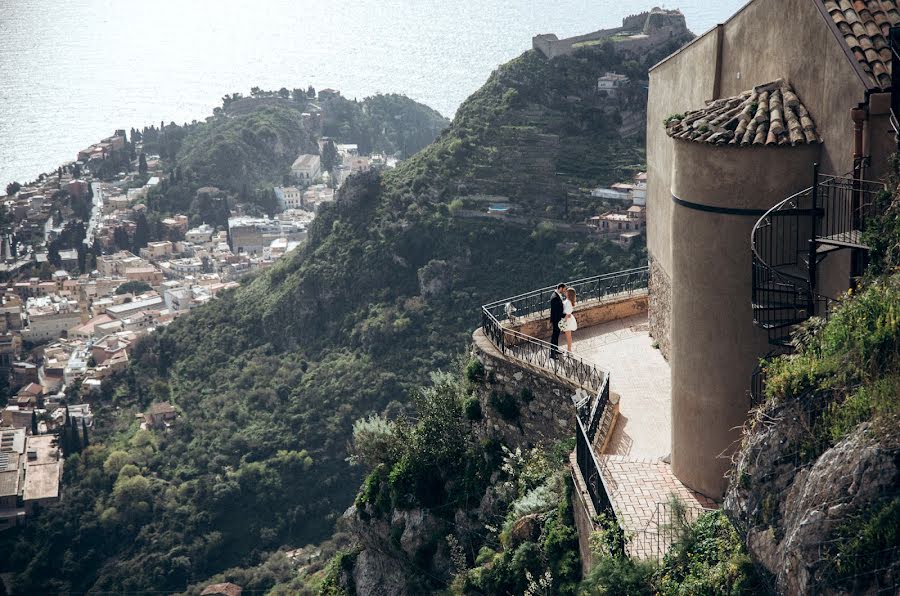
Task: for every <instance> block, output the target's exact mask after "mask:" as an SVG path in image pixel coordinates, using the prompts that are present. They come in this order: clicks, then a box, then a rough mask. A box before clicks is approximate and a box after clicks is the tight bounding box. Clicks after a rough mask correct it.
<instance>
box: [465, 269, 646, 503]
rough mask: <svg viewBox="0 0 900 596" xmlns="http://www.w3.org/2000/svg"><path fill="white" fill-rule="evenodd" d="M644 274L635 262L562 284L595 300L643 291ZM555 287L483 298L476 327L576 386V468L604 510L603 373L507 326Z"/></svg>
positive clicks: (511, 353) (607, 418) (537, 311)
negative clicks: (600, 453) (491, 299)
mask: <svg viewBox="0 0 900 596" xmlns="http://www.w3.org/2000/svg"><path fill="white" fill-rule="evenodd" d="M649 274H650V273H649V268H648V267H640V268H637V269H629V270H627V271H620V272H617V273H610V274H606V275H596V276H594V277H588V278H585V279H580V280H576V281H573V282H569V283H567V284H566V285H567V286H568V287H570V288H574V289H575V292H576V293H577V295H578V302H579V304H584V303H585V302H592V301H597V302H601V301H604V300H610V299H614V298H618V297H625V296H630V295H633V294H635V293H638V292H646V291H647V284H648V280H649ZM555 289H556V288H555V287H547V288H541V289H539V290H534V291H532V292H527V293H525V294H519V295H518V296H513V297H511V298H507V299H505V300H498V301H496V302H492V303H490V304H485V305H484V306H482V307H481V330H482V332H483V333H484V335H485V337H487V338H488V339H489V340H490V341H491V343H493V344H494V346H496V348H497V349H498V350H500V352H501V353H502V354H503V355H504V356H507V357H510V358H513V359H515V360H518V361H519V362H522V363H525V364H528V365H531V366H535V367H538V368H541V369H543V370H546V371H548V372H550V373H552V374H554V375H556V376H557V377H560V378H562V379H564V380H566V381H569V382H571V383H573V384H575V385H576V386H578V387H579V390H577V391H576V393H575V396H573V398H572V402H573V405H574V407H575V414H576V415H575V422H576V425H577V427H578V428H577V431H576V447H575V451H576V459H577V462H578V468H579V470H580V472H581V475H582V477H583V478H584V481H585V483H586V484H587V488H588V493H589V494H590V497H591V502H592V503H593V505H594V508H595V510H596V511H598V512H600V511H607V510H610V508H611V506H610V502H609V496H608V493H607V489H606V486H605V485H604V482H603V476H602V474H601V466H600V464H599V463H598V460H597V456H596V453H595V451H596V449H595V448H596V447H597V446H598V445H601V444H602V443H603V441H604V440H605V438H606V436H607V435H608V433H609V431H610V430H611V427H612V420H613V413H612V412H613V409H612V408H610V407H609V404H610V392H609V373H608V372H607V371H605V370H603V369H602V368H600V367H599V366H597V365H596V364H594V363H593V362H589V361H587V360H584V359H583V358H581V357H580V356H577V355H575V354H572V353H568V352H561V351H559V350H558V349H557V348H556V347H555V346H553V345H552V344H550V343H549V342H546V341H544V340H541V339H538V338H536V337H532V336H530V335H526V334H525V333H521V332H520V331H516V330H515V329H513V328H512V327H513V326H515V325H518V324H519V323H520V322H522V321H524V320H526V319H527V318H528V317H535V316H545V315H547V314H549V309H550V298H551V296H552V295H553V292H554V291H555Z"/></svg>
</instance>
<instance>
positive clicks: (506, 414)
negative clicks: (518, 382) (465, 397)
mask: <svg viewBox="0 0 900 596" xmlns="http://www.w3.org/2000/svg"><path fill="white" fill-rule="evenodd" d="M489 401H490V404H491V407H492V408H494V409H495V410H496V411H497V413H498V414H500V417H501V418H503V420H505V421H507V422H515V421H516V420H518V419H519V404H518V403H516V398H515V397H514V396H512V395H510V394H509V393H499V392H497V391H494V392H492V393H491V397H490V400H489Z"/></svg>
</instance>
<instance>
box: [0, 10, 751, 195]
mask: <svg viewBox="0 0 900 596" xmlns="http://www.w3.org/2000/svg"><path fill="white" fill-rule="evenodd" d="M744 2H745V0H716V1H715V2H711V1H710V0H683V1H681V2H678V3H672V2H669V3H667V4H664V6H666V7H668V8H673V7H675V6H678V7H680V8H681V9H682V11H683V12H684V13H685V15H686V17H687V22H688V26H689V27H690V28H691V29H692V30H693V31H694V32H695V33H701V32H703V31H705V30H707V29H709V28H710V27H712V26H713V25H714V24H715V23H716V22H719V21H721V20H723V19H725V18H727V17H728V16H729V15H731V14H732V13H733V12H735V11H736V10H737V9H738V8H739V7H740V6H741V5H742V4H743V3H744ZM655 4H660V2H658V1H657V2H655ZM653 5H654V2H653V1H652V0H651V1H648V2H640V1H622V0H554V1H552V2H549V1H544V2H538V1H535V0H517V1H513V0H496V1H492V0H443V1H441V0H357V1H356V2H327V3H325V2H314V1H310V0H256V1H254V2H249V1H243V0H215V1H207V0H153V1H150V2H136V1H130V0H77V1H72V0H35V1H26V0H0V184H2V185H3V186H5V185H6V183H7V182H8V181H11V180H13V179H17V180H20V181H23V182H24V181H26V180H30V179H33V178H34V177H36V176H37V174H39V173H40V172H43V171H47V170H49V169H51V168H55V167H56V166H57V165H59V164H60V163H62V162H66V161H70V160H72V159H74V158H75V153H76V152H77V150H78V149H80V148H82V147H83V146H86V145H89V144H90V143H92V142H94V141H96V140H99V139H100V138H101V137H103V136H107V135H109V134H111V133H112V132H113V130H114V129H116V128H126V129H127V128H130V127H132V126H144V125H147V124H152V123H159V121H160V120H163V119H164V120H165V121H166V122H169V121H172V120H174V121H176V122H185V121H190V120H193V119H200V118H203V117H205V116H207V115H208V114H209V113H211V111H212V108H213V107H215V106H216V105H218V104H219V102H220V98H221V97H222V95H223V94H225V93H229V92H234V91H240V92H242V93H245V94H246V93H247V92H248V91H249V89H250V87H252V86H254V85H257V86H260V87H263V88H280V87H282V86H284V87H288V88H293V87H301V86H306V85H309V84H312V85H313V86H315V87H316V88H323V87H333V88H335V89H340V90H341V91H342V92H343V93H344V95H345V96H348V97H360V98H362V97H364V96H366V95H371V94H373V93H377V92H398V93H405V94H406V95H409V96H410V97H413V98H415V99H417V100H419V101H422V102H424V103H426V104H428V105H430V106H432V107H434V108H435V109H437V110H439V111H440V112H441V113H443V114H445V115H448V116H450V115H452V114H453V112H454V111H455V110H456V108H457V107H458V106H459V104H460V103H461V102H462V101H463V100H464V99H465V98H466V97H467V96H468V95H469V94H471V93H472V92H473V91H475V90H476V89H478V87H479V86H481V84H482V83H483V82H484V80H485V79H486V78H487V76H488V75H489V74H490V72H491V70H493V69H494V68H496V67H497V65H499V64H501V63H503V62H506V61H507V60H509V59H511V58H514V57H515V56H517V55H519V54H520V53H522V52H523V51H525V50H527V49H529V48H530V47H531V36H532V35H534V34H536V33H549V32H554V33H556V34H557V35H559V36H560V37H564V36H569V35H575V34H579V33H586V32H588V31H593V30H595V29H599V28H603V27H611V26H617V25H618V24H620V23H621V19H622V17H623V16H626V15H627V14H631V13H635V12H640V11H642V10H646V9H648V8H650V7H651V6H653Z"/></svg>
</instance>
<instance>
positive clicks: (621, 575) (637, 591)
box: [581, 557, 655, 596]
mask: <svg viewBox="0 0 900 596" xmlns="http://www.w3.org/2000/svg"><path fill="white" fill-rule="evenodd" d="M654 571H655V568H654V566H653V564H652V563H649V562H646V561H634V560H632V559H629V558H628V557H599V558H598V559H597V560H596V562H595V563H594V567H593V569H591V573H590V575H588V577H587V578H586V579H585V580H584V581H583V582H582V583H581V589H582V592H583V593H587V594H596V595H598V596H652V595H653V593H654V592H653V587H652V585H653V584H652V582H651V580H652V578H653V572H654Z"/></svg>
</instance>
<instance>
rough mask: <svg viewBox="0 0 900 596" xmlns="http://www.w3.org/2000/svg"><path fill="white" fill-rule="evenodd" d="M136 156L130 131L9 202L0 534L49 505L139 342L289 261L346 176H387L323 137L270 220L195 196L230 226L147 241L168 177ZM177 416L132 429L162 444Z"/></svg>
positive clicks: (183, 230)
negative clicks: (324, 155) (158, 434)
mask: <svg viewBox="0 0 900 596" xmlns="http://www.w3.org/2000/svg"><path fill="white" fill-rule="evenodd" d="M145 131H146V129H145ZM143 145H144V144H143V142H142V141H141V140H140V133H138V134H135V131H132V132H131V140H129V138H128V133H127V132H126V131H125V130H117V131H116V132H115V134H113V135H112V136H110V137H108V138H105V139H103V140H101V141H100V142H99V143H95V144H93V145H91V146H89V147H87V148H85V149H83V150H81V151H79V152H78V154H77V155H76V159H75V161H74V162H71V163H69V164H66V165H64V166H61V167H60V168H58V169H57V170H56V171H53V172H49V173H47V174H43V175H41V176H40V177H39V178H38V180H36V181H34V182H32V183H29V184H25V185H20V184H18V183H13V184H10V185H9V186H8V187H7V188H6V196H5V197H4V198H3V199H2V205H0V229H2V233H0V280H2V282H3V284H4V285H3V286H2V287H0V391H2V397H3V403H2V404H0V531H2V530H4V529H8V528H11V527H14V526H16V525H19V524H21V523H23V522H24V520H25V518H26V517H27V516H28V515H29V514H30V513H31V512H32V511H33V510H34V509H35V507H38V506H39V505H40V504H42V503H47V502H52V501H55V500H58V499H59V498H60V493H61V488H60V483H61V479H62V477H63V474H62V467H63V461H64V458H65V456H66V455H68V454H71V453H77V452H78V451H80V450H81V449H82V448H83V447H84V446H86V445H87V444H88V443H89V441H90V440H91V439H90V436H91V433H92V428H93V425H94V415H93V412H92V405H93V404H94V403H95V402H96V400H97V399H98V398H100V397H101V396H103V395H104V392H105V391H109V387H110V386H111V383H109V382H107V380H108V379H110V377H111V376H112V375H115V374H116V373H119V372H121V371H124V370H125V369H126V367H127V366H128V364H129V358H130V355H131V353H132V350H133V349H134V348H135V346H136V345H137V343H138V342H139V341H140V339H141V338H142V337H143V336H145V335H147V334H149V333H153V332H154V331H155V330H156V329H159V328H160V327H162V326H165V325H167V324H169V323H170V322H172V321H173V320H174V319H176V318H177V317H179V316H181V315H183V314H185V313H187V312H189V311H190V310H191V309H193V308H196V307H198V306H201V305H203V304H206V303H207V302H209V301H211V300H214V299H215V298H216V297H217V296H219V295H220V294H221V293H222V292H226V291H229V290H231V289H233V288H236V287H237V286H238V284H239V282H240V280H241V279H242V278H244V277H246V276H247V275H249V274H251V273H254V272H258V271H261V270H264V269H266V268H268V267H271V266H272V265H273V264H274V263H275V261H276V260H278V259H279V258H281V257H283V256H284V255H286V254H288V253H290V252H291V251H293V250H294V249H296V248H297V247H298V246H299V245H300V244H301V243H302V242H303V241H304V240H305V239H306V236H307V230H308V226H309V224H310V223H311V222H312V220H313V219H314V218H315V215H316V212H317V211H318V210H319V208H320V207H321V206H322V205H323V204H325V203H329V202H332V201H334V200H335V198H336V191H335V188H337V187H339V186H340V184H341V183H343V181H344V180H346V178H347V177H348V176H350V175H352V174H356V173H359V172H364V171H366V170H369V169H371V168H384V167H393V166H394V164H395V163H396V160H394V159H393V158H386V157H385V156H380V155H375V156H369V155H362V154H360V153H359V150H358V147H357V145H355V144H339V143H334V141H332V140H331V139H329V138H327V137H323V138H321V139H319V141H318V146H319V150H320V152H326V151H329V152H331V154H332V155H334V156H335V157H334V159H333V162H334V163H333V166H332V167H331V169H330V170H326V169H324V168H323V167H322V163H321V158H320V155H317V154H300V155H298V156H297V158H296V159H295V160H294V163H293V165H292V166H291V168H290V176H289V177H286V179H285V182H290V183H291V184H289V185H283V186H277V187H274V188H272V189H271V191H270V192H271V193H272V194H273V195H274V203H275V213H274V216H273V217H270V216H268V215H267V214H262V215H260V214H259V213H258V212H255V211H254V210H253V209H250V208H248V206H247V205H245V204H242V203H240V202H236V203H234V204H232V203H231V202H229V201H228V197H227V193H225V192H224V191H223V190H221V189H219V188H216V187H211V186H206V187H201V188H199V189H198V190H197V191H196V197H195V199H196V201H198V202H200V203H201V204H202V203H204V202H205V203H207V204H217V203H218V204H224V205H227V209H228V213H227V218H224V221H226V222H227V225H216V222H215V221H203V220H201V221H197V219H198V218H197V217H196V216H195V217H194V218H193V220H192V218H191V217H190V216H189V215H188V214H185V213H174V214H169V213H158V212H157V213H154V214H153V218H152V219H153V221H154V222H155V225H153V227H152V229H150V228H151V224H150V223H148V216H150V215H151V211H153V206H152V202H153V200H154V198H155V197H158V196H159V190H160V187H161V186H163V185H165V184H166V182H167V180H171V179H173V178H174V177H175V176H176V173H175V171H173V170H172V169H171V167H170V168H169V170H168V171H167V170H166V167H165V166H164V160H163V159H161V158H160V156H159V155H158V154H156V153H146V152H145V151H144V146H143ZM116 169H121V171H119V172H116V171H115V170H116ZM267 192H268V191H267ZM201 219H202V218H201ZM106 397H107V398H108V397H109V396H106ZM177 416H178V412H177V410H176V408H175V406H174V405H172V404H171V403H168V402H164V403H153V404H151V405H150V407H149V408H148V409H147V410H146V411H145V412H143V413H142V414H140V420H138V421H137V422H138V423H139V425H140V428H141V429H145V430H149V431H154V430H162V431H165V430H166V429H168V428H169V427H170V426H171V424H174V423H175V422H176V420H177Z"/></svg>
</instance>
